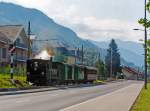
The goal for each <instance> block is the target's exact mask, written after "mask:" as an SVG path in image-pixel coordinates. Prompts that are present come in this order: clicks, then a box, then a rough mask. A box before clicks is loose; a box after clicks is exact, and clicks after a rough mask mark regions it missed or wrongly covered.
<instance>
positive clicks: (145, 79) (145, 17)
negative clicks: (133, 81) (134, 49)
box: [144, 0, 147, 89]
mask: <svg viewBox="0 0 150 111" xmlns="http://www.w3.org/2000/svg"><path fill="white" fill-rule="evenodd" d="M146 4H147V1H146V0H145V8H144V14H145V15H144V20H145V23H146V20H147V11H146V10H147V9H146ZM144 32H145V60H144V62H145V76H144V81H145V89H147V27H146V25H145V29H144Z"/></svg>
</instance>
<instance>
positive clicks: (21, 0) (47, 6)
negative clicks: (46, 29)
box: [0, 0, 144, 42]
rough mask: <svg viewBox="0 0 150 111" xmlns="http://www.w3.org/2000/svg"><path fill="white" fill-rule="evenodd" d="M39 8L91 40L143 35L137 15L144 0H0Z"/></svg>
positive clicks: (142, 10)
mask: <svg viewBox="0 0 150 111" xmlns="http://www.w3.org/2000/svg"><path fill="white" fill-rule="evenodd" d="M0 1H3V2H11V3H15V4H19V5H22V6H25V7H28V8H36V9H38V10H41V11H42V12H44V13H45V14H46V15H48V16H49V17H50V18H52V19H54V21H55V22H56V23H59V24H61V25H64V26H66V27H69V28H71V29H72V30H74V31H75V32H76V33H77V34H78V36H79V37H81V38H84V39H90V40H94V41H106V40H110V39H112V38H114V39H121V40H125V41H136V42H138V41H139V39H142V38H144V33H143V32H142V31H134V30H133V29H134V28H140V29H142V28H143V27H142V26H140V25H139V24H138V19H139V18H141V17H143V16H144V0H0Z"/></svg>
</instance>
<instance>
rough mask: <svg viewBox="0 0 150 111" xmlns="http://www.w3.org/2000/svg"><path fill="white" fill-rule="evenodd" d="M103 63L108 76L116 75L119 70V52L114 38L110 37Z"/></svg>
mask: <svg viewBox="0 0 150 111" xmlns="http://www.w3.org/2000/svg"><path fill="white" fill-rule="evenodd" d="M105 65H106V70H107V73H108V75H107V76H108V77H116V75H117V72H120V54H119V52H118V46H117V44H116V42H115V40H114V39H112V40H111V42H110V44H109V48H108V50H107V55H106V57H105Z"/></svg>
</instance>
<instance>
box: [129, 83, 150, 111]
mask: <svg viewBox="0 0 150 111" xmlns="http://www.w3.org/2000/svg"><path fill="white" fill-rule="evenodd" d="M131 111H150V83H149V84H148V89H147V90H145V89H144V88H143V89H142V91H141V93H140V95H139V97H138V99H137V101H136V103H135V104H134V106H133V108H132V110H131Z"/></svg>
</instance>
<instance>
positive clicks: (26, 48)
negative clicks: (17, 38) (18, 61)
mask: <svg viewBox="0 0 150 111" xmlns="http://www.w3.org/2000/svg"><path fill="white" fill-rule="evenodd" d="M16 47H17V48H21V49H25V50H28V47H27V45H25V44H22V43H16Z"/></svg>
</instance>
